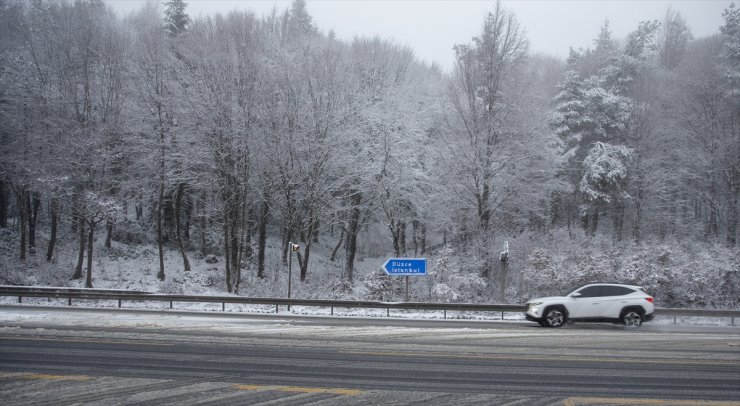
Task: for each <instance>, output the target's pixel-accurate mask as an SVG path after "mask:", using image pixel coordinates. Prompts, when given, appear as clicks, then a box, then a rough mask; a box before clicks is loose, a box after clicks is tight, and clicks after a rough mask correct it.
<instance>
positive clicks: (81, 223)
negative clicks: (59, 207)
mask: <svg viewBox="0 0 740 406" xmlns="http://www.w3.org/2000/svg"><path fill="white" fill-rule="evenodd" d="M77 228H79V232H80V249H79V250H78V255H77V265H75V273H74V275H72V279H81V278H82V262H83V261H84V260H85V220H84V219H83V218H82V216H80V215H78V217H77Z"/></svg>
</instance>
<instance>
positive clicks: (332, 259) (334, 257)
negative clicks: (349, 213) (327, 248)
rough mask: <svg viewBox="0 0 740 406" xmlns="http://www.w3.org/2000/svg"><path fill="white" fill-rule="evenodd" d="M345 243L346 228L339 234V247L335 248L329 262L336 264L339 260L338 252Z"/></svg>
mask: <svg viewBox="0 0 740 406" xmlns="http://www.w3.org/2000/svg"><path fill="white" fill-rule="evenodd" d="M343 242H344V228H342V231H341V232H340V234H339V241H337V245H335V246H334V250H333V251H332V252H331V257H330V258H329V261H331V262H334V261H336V259H337V252H338V251H339V248H340V247H341V246H342V243H343Z"/></svg>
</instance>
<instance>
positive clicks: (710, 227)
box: [704, 178, 719, 240]
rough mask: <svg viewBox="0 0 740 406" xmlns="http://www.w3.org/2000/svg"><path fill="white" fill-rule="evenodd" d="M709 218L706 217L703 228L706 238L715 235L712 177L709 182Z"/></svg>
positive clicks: (715, 206)
mask: <svg viewBox="0 0 740 406" xmlns="http://www.w3.org/2000/svg"><path fill="white" fill-rule="evenodd" d="M708 203H709V218H708V219H707V223H706V227H705V229H704V236H705V238H706V239H707V240H709V239H711V238H714V237H717V231H718V229H719V227H718V226H717V187H716V185H715V181H714V178H712V180H711V181H710V183H709V202H708Z"/></svg>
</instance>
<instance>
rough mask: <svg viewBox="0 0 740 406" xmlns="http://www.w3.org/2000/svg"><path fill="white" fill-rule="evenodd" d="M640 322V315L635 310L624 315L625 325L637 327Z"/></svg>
mask: <svg viewBox="0 0 740 406" xmlns="http://www.w3.org/2000/svg"><path fill="white" fill-rule="evenodd" d="M641 324H642V316H640V314H639V313H637V312H629V313H627V314H625V315H624V325H626V326H627V327H639V326H640V325H641Z"/></svg>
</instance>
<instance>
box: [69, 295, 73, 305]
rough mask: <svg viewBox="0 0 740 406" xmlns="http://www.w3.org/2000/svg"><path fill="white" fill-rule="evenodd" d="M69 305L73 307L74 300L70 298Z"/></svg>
mask: <svg viewBox="0 0 740 406" xmlns="http://www.w3.org/2000/svg"><path fill="white" fill-rule="evenodd" d="M69 305H70V306H72V298H71V297H70V298H69Z"/></svg>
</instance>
